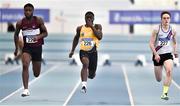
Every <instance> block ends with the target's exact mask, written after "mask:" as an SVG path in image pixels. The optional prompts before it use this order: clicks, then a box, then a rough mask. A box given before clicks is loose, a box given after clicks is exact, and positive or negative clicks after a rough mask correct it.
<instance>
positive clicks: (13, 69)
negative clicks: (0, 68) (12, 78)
mask: <svg viewBox="0 0 180 106" xmlns="http://www.w3.org/2000/svg"><path fill="white" fill-rule="evenodd" d="M18 68H21V66H20V65H19V66H16V67H14V68H11V69H9V70H6V71H4V72H2V73H0V75H3V74H6V73H9V72H12V71H16V70H17V69H18Z"/></svg>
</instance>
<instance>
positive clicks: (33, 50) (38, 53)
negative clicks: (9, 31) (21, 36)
mask: <svg viewBox="0 0 180 106" xmlns="http://www.w3.org/2000/svg"><path fill="white" fill-rule="evenodd" d="M22 52H23V53H24V52H26V53H28V54H30V55H31V57H32V61H41V60H42V46H38V47H30V46H25V47H23V50H22Z"/></svg>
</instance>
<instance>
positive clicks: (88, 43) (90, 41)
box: [82, 38, 94, 47]
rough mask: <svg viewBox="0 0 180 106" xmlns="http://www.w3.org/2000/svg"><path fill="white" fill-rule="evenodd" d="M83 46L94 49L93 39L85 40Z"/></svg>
mask: <svg viewBox="0 0 180 106" xmlns="http://www.w3.org/2000/svg"><path fill="white" fill-rule="evenodd" d="M82 42H83V46H91V47H93V46H94V41H93V39H92V38H85V39H83V41H82Z"/></svg>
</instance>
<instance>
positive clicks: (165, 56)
mask: <svg viewBox="0 0 180 106" xmlns="http://www.w3.org/2000/svg"><path fill="white" fill-rule="evenodd" d="M159 56H160V61H159V63H158V62H156V60H155V59H154V58H155V56H154V55H153V57H152V60H153V63H154V66H162V65H163V64H164V61H166V60H168V59H172V60H173V56H172V54H171V53H165V54H160V55H159Z"/></svg>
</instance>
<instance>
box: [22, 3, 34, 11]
mask: <svg viewBox="0 0 180 106" xmlns="http://www.w3.org/2000/svg"><path fill="white" fill-rule="evenodd" d="M26 7H32V8H33V10H34V6H33V5H32V4H31V3H27V4H25V5H24V9H25V8H26Z"/></svg>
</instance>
